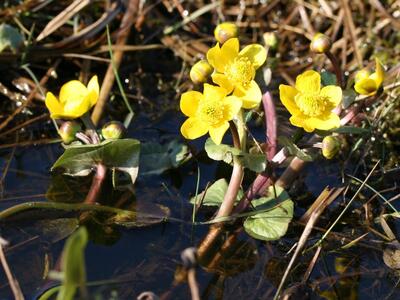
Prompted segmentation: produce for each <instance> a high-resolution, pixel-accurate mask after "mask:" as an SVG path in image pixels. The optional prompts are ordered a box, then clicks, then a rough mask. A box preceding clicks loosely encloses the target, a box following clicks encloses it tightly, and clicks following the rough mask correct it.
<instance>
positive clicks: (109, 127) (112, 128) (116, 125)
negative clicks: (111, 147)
mask: <svg viewBox="0 0 400 300" xmlns="http://www.w3.org/2000/svg"><path fill="white" fill-rule="evenodd" d="M124 133H125V126H124V124H122V123H121V122H118V121H111V122H108V123H107V124H105V125H104V126H103V128H102V129H101V135H102V136H103V138H105V139H106V140H108V139H120V138H122V136H123V135H124Z"/></svg>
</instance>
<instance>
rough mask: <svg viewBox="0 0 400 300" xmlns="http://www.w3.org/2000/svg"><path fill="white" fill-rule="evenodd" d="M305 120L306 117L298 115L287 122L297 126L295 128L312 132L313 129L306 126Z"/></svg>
mask: <svg viewBox="0 0 400 300" xmlns="http://www.w3.org/2000/svg"><path fill="white" fill-rule="evenodd" d="M306 119H307V117H306V116H305V115H303V114H300V115H295V116H291V117H290V119H289V121H290V123H291V124H292V125H294V126H297V127H302V128H304V130H305V131H307V132H313V131H314V129H315V128H313V127H309V126H308V125H307V124H306Z"/></svg>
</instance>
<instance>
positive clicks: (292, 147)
mask: <svg viewBox="0 0 400 300" xmlns="http://www.w3.org/2000/svg"><path fill="white" fill-rule="evenodd" d="M278 140H279V143H280V144H281V145H282V146H285V148H286V150H287V151H288V153H289V154H290V155H293V156H297V157H298V158H300V159H301V160H304V161H312V160H313V158H312V156H311V155H310V154H308V153H306V152H305V151H303V150H301V149H300V148H299V147H297V145H296V144H294V143H293V142H292V141H291V140H290V139H288V138H286V137H279V138H278Z"/></svg>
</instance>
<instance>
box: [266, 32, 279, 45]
mask: <svg viewBox="0 0 400 300" xmlns="http://www.w3.org/2000/svg"><path fill="white" fill-rule="evenodd" d="M263 39H264V43H265V46H268V47H269V48H271V49H276V48H277V47H278V37H277V36H276V34H275V32H265V33H264V34H263Z"/></svg>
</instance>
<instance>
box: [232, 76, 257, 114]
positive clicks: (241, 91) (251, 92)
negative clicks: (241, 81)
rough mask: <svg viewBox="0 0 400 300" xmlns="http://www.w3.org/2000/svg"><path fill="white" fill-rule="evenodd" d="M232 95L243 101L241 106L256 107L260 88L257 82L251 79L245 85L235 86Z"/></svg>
mask: <svg viewBox="0 0 400 300" xmlns="http://www.w3.org/2000/svg"><path fill="white" fill-rule="evenodd" d="M233 95H234V96H236V97H239V98H240V99H241V100H242V101H243V105H242V106H243V108H246V109H251V108H255V107H257V106H258V105H259V104H260V102H261V97H262V94H261V90H260V87H259V86H258V84H257V82H255V81H254V80H252V81H251V82H250V84H249V85H248V86H246V87H243V86H236V88H235V90H234V91H233Z"/></svg>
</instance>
